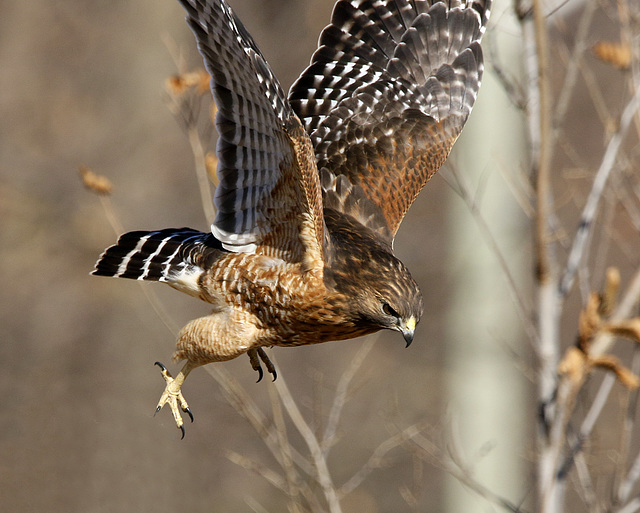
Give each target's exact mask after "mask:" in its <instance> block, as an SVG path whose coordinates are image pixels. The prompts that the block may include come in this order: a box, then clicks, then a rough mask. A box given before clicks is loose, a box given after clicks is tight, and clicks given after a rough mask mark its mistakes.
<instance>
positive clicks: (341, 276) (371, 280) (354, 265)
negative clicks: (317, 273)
mask: <svg viewBox="0 0 640 513" xmlns="http://www.w3.org/2000/svg"><path fill="white" fill-rule="evenodd" d="M325 219H326V220H328V221H329V222H328V223H327V225H328V228H329V231H330V233H331V246H330V248H329V251H328V252H327V253H328V254H327V257H328V258H327V265H326V266H325V272H324V276H325V283H326V285H327V288H328V289H330V290H333V291H334V292H335V293H337V295H338V296H339V297H340V299H342V301H340V303H341V310H343V311H341V312H340V313H342V314H343V315H344V316H345V317H347V318H348V319H349V321H351V322H353V323H354V324H356V325H357V326H358V327H361V328H363V329H364V330H365V331H369V332H374V331H378V330H380V329H391V330H396V331H399V332H400V333H402V335H403V336H404V339H405V341H406V343H407V346H409V344H411V342H412V341H413V334H414V331H415V328H416V326H417V324H418V322H419V321H420V317H421V316H422V312H423V310H424V303H423V300H422V294H421V293H420V289H419V288H418V284H417V283H416V282H415V280H414V279H413V277H412V276H411V274H410V273H409V270H408V269H407V268H406V267H405V266H404V264H403V263H402V262H401V261H400V260H398V259H397V258H396V257H395V256H394V255H393V252H392V251H391V248H390V247H389V246H388V245H387V244H385V243H384V242H383V241H381V240H380V238H378V237H377V236H376V235H375V234H374V233H373V232H371V231H370V230H368V229H366V228H365V227H364V226H362V225H361V224H359V223H355V222H354V223H351V222H350V220H349V219H348V217H347V216H343V217H341V218H339V219H330V217H329V216H327V215H325ZM334 223H335V224H334ZM356 239H357V240H356Z"/></svg>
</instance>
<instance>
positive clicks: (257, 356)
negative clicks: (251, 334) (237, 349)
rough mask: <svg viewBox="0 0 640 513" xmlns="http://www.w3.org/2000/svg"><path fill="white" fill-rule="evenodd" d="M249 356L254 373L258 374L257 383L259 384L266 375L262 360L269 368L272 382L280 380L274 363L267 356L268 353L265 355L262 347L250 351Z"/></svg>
mask: <svg viewBox="0 0 640 513" xmlns="http://www.w3.org/2000/svg"><path fill="white" fill-rule="evenodd" d="M247 354H248V355H249V360H250V361H251V368H252V369H253V370H254V371H257V372H258V381H256V383H259V382H260V380H261V379H262V376H263V375H264V373H263V372H262V365H260V360H262V361H263V362H264V364H265V365H266V367H267V371H269V374H271V375H272V376H273V380H272V381H275V380H276V379H277V378H278V373H277V372H276V366H275V365H273V362H272V361H271V360H269V357H268V356H267V353H265V351H264V349H262V348H261V347H254V348H253V349H249V350H248V351H247Z"/></svg>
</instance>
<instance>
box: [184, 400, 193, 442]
mask: <svg viewBox="0 0 640 513" xmlns="http://www.w3.org/2000/svg"><path fill="white" fill-rule="evenodd" d="M182 411H183V412H185V413H186V414H187V415H189V418H190V419H191V422H193V413H191V408H189V407H187V408H182ZM182 438H184V435H182Z"/></svg>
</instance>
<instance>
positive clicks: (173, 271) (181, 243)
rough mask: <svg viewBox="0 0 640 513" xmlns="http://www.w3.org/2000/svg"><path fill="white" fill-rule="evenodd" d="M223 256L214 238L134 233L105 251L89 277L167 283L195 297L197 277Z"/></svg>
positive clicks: (183, 232)
mask: <svg viewBox="0 0 640 513" xmlns="http://www.w3.org/2000/svg"><path fill="white" fill-rule="evenodd" d="M223 253H225V250H224V249H222V245H221V243H220V242H219V241H218V240H217V239H216V238H215V237H214V236H213V235H211V234H210V233H202V232H199V231H198V230H192V229H191V228H167V229H164V230H159V231H155V232H147V231H135V232H129V233H125V234H124V235H121V236H120V238H119V239H118V242H117V243H116V244H115V245H113V246H111V247H109V248H107V249H106V250H105V252H104V253H103V254H102V255H100V258H99V259H98V262H97V263H96V266H95V269H94V270H93V272H92V273H91V274H94V275H96V276H113V277H115V278H130V279H133V280H149V281H161V282H166V283H168V284H169V285H171V286H172V287H175V288H177V289H179V290H181V291H183V292H186V293H188V294H191V295H195V296H197V295H198V294H199V290H200V288H199V286H198V279H199V277H200V275H201V274H202V273H203V272H204V270H205V269H208V268H210V267H211V265H212V264H213V263H214V262H215V261H216V260H217V259H218V258H219V257H220V256H221V255H222V254H223Z"/></svg>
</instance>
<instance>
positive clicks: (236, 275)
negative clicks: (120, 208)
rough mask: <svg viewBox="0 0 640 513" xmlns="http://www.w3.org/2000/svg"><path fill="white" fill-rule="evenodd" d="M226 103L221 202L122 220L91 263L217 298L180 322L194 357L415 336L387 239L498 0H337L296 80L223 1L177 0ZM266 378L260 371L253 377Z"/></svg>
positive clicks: (469, 77)
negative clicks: (151, 218)
mask: <svg viewBox="0 0 640 513" xmlns="http://www.w3.org/2000/svg"><path fill="white" fill-rule="evenodd" d="M179 1H180V3H181V4H182V5H183V7H184V8H185V9H186V11H187V23H188V24H189V26H190V27H191V30H192V31H193V33H194V34H195V37H196V40H197V43H198V49H199V51H200V53H201V54H202V57H203V58H204V64H205V66H206V69H207V71H208V72H209V74H210V75H211V91H212V93H213V98H214V101H215V103H216V105H217V114H216V119H215V125H216V128H217V131H218V134H219V136H218V143H217V149H216V152H217V157H218V168H217V177H218V181H219V185H218V186H217V188H216V191H215V196H214V203H215V207H216V218H215V220H214V222H213V224H212V226H211V232H209V233H202V232H200V231H197V230H192V229H190V228H178V229H173V228H169V229H163V230H159V231H135V232H130V233H126V234H124V235H122V236H120V238H119V239H118V242H117V243H116V244H115V245H114V246H111V247H110V248H108V249H107V250H105V252H104V253H103V254H102V255H101V256H100V259H99V260H98V262H97V264H96V267H95V270H94V271H93V274H95V275H100V276H114V277H119V278H131V279H136V280H150V281H160V282H165V283H167V284H169V285H170V286H171V287H173V288H175V289H178V290H180V291H182V292H185V293H187V294H189V295H191V296H195V297H198V298H200V299H201V300H203V301H206V302H208V303H210V304H211V305H213V310H212V312H211V314H210V315H207V316H205V317H201V318H199V319H196V320H194V321H191V322H190V323H188V324H187V325H186V326H185V327H184V328H183V329H182V330H181V331H180V333H179V335H178V341H177V351H176V352H175V354H174V358H175V359H177V360H186V363H185V364H184V366H183V367H182V369H181V370H180V372H179V373H178V374H177V376H176V377H175V378H173V377H172V376H171V375H170V374H169V372H168V371H167V369H166V368H165V367H164V365H162V364H160V363H159V362H156V363H157V364H158V365H159V366H160V367H161V369H162V375H163V377H164V379H165V381H166V388H165V391H164V393H163V394H162V397H161V398H160V402H159V403H158V406H157V409H156V412H157V411H159V410H160V409H161V408H162V406H163V405H165V404H168V405H169V407H170V409H171V412H172V414H173V417H174V419H175V422H176V425H177V426H178V428H180V429H181V431H182V436H183V437H184V425H183V420H182V415H181V410H182V412H185V413H187V414H188V415H189V417H191V420H192V421H193V415H192V414H191V410H190V409H189V406H188V404H187V402H186V400H185V399H184V397H183V395H182V392H181V387H182V384H183V382H184V380H185V378H186V377H187V375H188V374H189V373H190V372H191V371H192V370H193V369H194V368H196V367H199V366H201V365H205V364H208V363H212V362H221V361H225V360H230V359H232V358H236V357H237V356H240V355H242V354H244V353H247V354H248V355H249V359H250V362H251V366H252V367H253V369H254V370H256V371H257V372H258V373H259V378H262V374H263V371H262V365H261V362H262V363H263V364H264V365H265V366H266V368H267V370H268V372H270V373H271V374H272V376H273V379H275V378H276V376H277V374H276V370H275V368H274V366H273V364H272V363H271V361H270V360H269V358H268V356H267V354H266V352H265V350H264V348H265V347H270V346H283V347H285V346H299V345H305V344H316V343H319V342H327V341H330V340H344V339H349V338H353V337H357V336H360V335H366V334H369V333H373V332H376V331H378V330H381V329H391V330H396V331H399V332H400V333H401V334H402V336H403V337H404V340H405V342H406V345H407V346H408V345H409V344H411V342H412V340H413V336H414V330H415V328H416V325H417V324H418V322H419V321H420V317H421V315H422V312H423V300H422V295H421V293H420V290H419V288H418V285H417V284H416V282H415V281H414V279H413V278H412V277H411V274H410V273H409V271H408V270H407V268H406V267H405V266H404V264H403V263H402V262H401V261H400V260H398V259H397V258H396V257H395V256H394V254H393V240H394V236H395V234H396V232H397V230H398V227H399V226H400V223H401V222H402V219H403V217H404V215H405V214H406V212H407V210H408V209H409V207H410V206H411V204H412V203H413V201H414V200H415V198H416V196H417V195H418V193H419V192H420V190H421V189H422V187H423V186H424V185H425V184H426V183H427V181H428V180H429V179H430V178H431V177H432V176H433V175H434V173H435V172H436V171H437V170H438V169H439V168H440V166H442V164H443V163H444V161H445V159H446V158H447V156H448V154H449V152H450V150H451V147H452V145H453V143H454V142H455V140H456V139H457V137H458V135H459V134H460V132H461V130H462V128H463V126H464V124H465V122H466V120H467V118H468V116H469V114H470V112H471V109H472V107H473V104H474V102H475V100H476V96H477V94H478V89H479V87H480V80H481V77H482V71H483V64H482V50H481V47H480V40H481V38H482V35H483V33H484V31H485V28H486V24H487V20H488V17H489V12H490V7H491V0H444V1H442V0H340V1H338V2H337V3H336V5H335V7H334V10H333V14H332V17H331V23H330V24H329V25H328V26H327V27H326V28H325V29H324V30H323V31H322V33H321V35H320V39H319V43H318V49H317V50H316V51H315V53H314V54H313V56H312V58H311V63H310V65H309V66H308V67H307V69H306V70H304V71H303V72H302V74H301V75H300V77H299V78H298V79H297V81H296V82H295V83H294V84H293V86H292V87H291V90H290V91H289V94H288V95H286V94H285V93H284V91H283V89H282V87H281V86H280V84H279V82H278V80H277V79H276V77H275V76H274V74H273V71H272V70H271V68H270V66H269V64H268V63H267V61H266V60H265V58H264V57H263V55H262V53H261V52H260V50H259V48H258V47H257V45H256V43H255V42H254V40H253V39H252V37H251V36H250V35H249V33H248V32H247V30H246V28H245V27H244V25H243V24H242V22H241V21H240V20H239V19H238V18H237V17H236V15H235V14H234V13H233V11H232V10H231V8H230V7H229V5H228V4H227V3H226V1H225V0H179ZM258 381H260V379H258Z"/></svg>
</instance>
